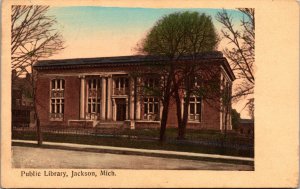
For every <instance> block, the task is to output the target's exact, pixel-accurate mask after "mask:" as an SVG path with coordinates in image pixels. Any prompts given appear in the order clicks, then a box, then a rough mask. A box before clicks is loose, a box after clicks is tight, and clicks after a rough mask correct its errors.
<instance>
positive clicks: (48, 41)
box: [11, 5, 64, 144]
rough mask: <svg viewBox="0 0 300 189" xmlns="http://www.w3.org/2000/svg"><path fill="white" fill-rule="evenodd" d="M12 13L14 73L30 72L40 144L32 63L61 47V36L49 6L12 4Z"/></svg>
mask: <svg viewBox="0 0 300 189" xmlns="http://www.w3.org/2000/svg"><path fill="white" fill-rule="evenodd" d="M11 8H12V13H11V65H12V70H15V71H16V73H17V74H16V76H21V75H24V74H27V73H31V74H32V77H31V84H32V89H33V91H32V93H33V95H32V96H33V102H34V109H35V118H36V123H37V124H36V125H37V135H38V143H39V144H41V143H42V137H41V132H40V124H39V117H38V112H37V109H36V101H35V94H36V87H35V82H34V81H35V78H36V75H35V74H34V70H33V65H34V64H35V63H36V62H37V61H38V60H39V59H44V58H48V57H50V56H52V55H54V54H56V53H58V52H59V51H61V50H62V49H64V41H63V38H62V35H61V34H60V33H59V32H58V30H57V29H56V28H55V24H56V23H57V22H56V19H55V18H54V17H52V16H49V15H47V12H48V10H49V6H37V5H33V6H26V5H13V6H12V7H11Z"/></svg>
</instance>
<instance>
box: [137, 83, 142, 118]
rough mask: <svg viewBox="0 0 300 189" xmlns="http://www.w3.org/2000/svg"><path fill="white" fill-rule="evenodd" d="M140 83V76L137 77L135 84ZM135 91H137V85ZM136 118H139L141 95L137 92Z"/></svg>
mask: <svg viewBox="0 0 300 189" xmlns="http://www.w3.org/2000/svg"><path fill="white" fill-rule="evenodd" d="M140 84H141V78H137V86H139V85H140ZM137 91H139V87H137ZM136 119H137V120H140V119H141V97H140V95H139V92H138V93H137V95H136Z"/></svg>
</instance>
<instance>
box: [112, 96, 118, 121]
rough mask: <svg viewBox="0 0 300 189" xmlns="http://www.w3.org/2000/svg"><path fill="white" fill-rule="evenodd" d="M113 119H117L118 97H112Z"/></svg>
mask: <svg viewBox="0 0 300 189" xmlns="http://www.w3.org/2000/svg"><path fill="white" fill-rule="evenodd" d="M112 120H113V121H117V105H116V99H115V98H113V99H112Z"/></svg>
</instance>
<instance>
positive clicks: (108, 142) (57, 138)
mask: <svg viewBox="0 0 300 189" xmlns="http://www.w3.org/2000/svg"><path fill="white" fill-rule="evenodd" d="M158 133H159V130H158V129H142V130H141V129H136V130H122V132H120V131H118V134H122V135H123V136H128V137H119V136H120V135H115V136H110V137H105V136H104V135H98V136H97V135H76V134H55V133H43V140H44V141H51V142H66V143H79V144H91V145H103V146H117V147H128V148H141V149H157V150H172V151H183V152H196V153H209V154H222V155H233V156H245V157H253V156H254V154H253V149H247V150H245V149H243V150H242V149H237V148H229V147H220V146H211V145H203V144H193V143H187V142H184V141H183V142H182V141H176V140H175V138H176V136H177V130H176V129H168V130H167V133H166V136H168V139H173V140H167V141H166V142H164V143H161V142H159V141H158V140H153V139H152V140H145V139H135V138H130V136H139V137H141V138H142V136H147V137H156V138H157V137H158ZM221 137H222V134H221V133H217V132H210V131H205V132H203V131H202V132H200V131H199V132H198V131H194V132H190V131H189V132H187V141H189V140H191V139H193V140H196V139H197V138H201V139H202V140H207V141H210V140H221V139H222V138H221ZM12 138H13V139H22V140H36V133H35V132H32V131H31V132H28V131H27V132H22V131H14V132H13V136H12ZM241 139H243V138H239V137H236V136H234V135H228V136H227V138H226V140H228V141H239V142H242V143H244V142H247V143H249V140H246V139H244V140H245V141H243V140H241ZM250 143H251V141H250Z"/></svg>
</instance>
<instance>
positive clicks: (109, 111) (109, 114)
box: [107, 75, 113, 120]
mask: <svg viewBox="0 0 300 189" xmlns="http://www.w3.org/2000/svg"><path fill="white" fill-rule="evenodd" d="M112 85H113V84H112V76H111V75H110V76H108V81H107V119H108V120H111V119H112V99H111V95H112Z"/></svg>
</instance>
